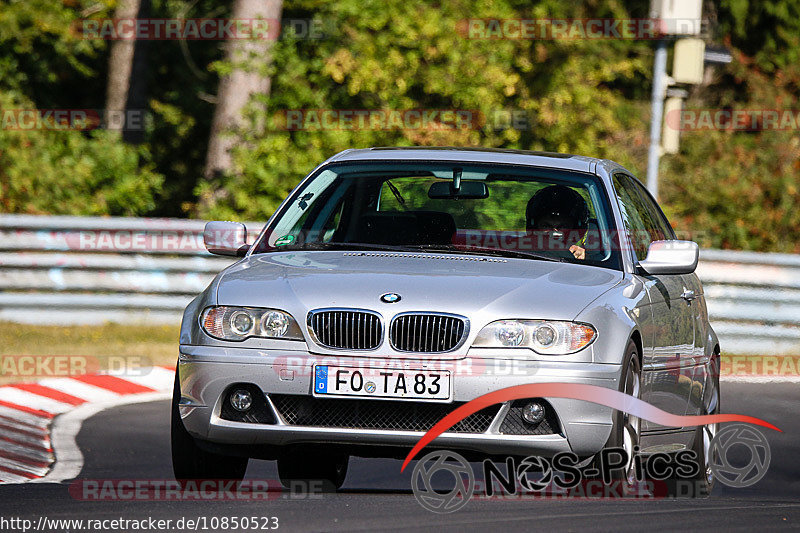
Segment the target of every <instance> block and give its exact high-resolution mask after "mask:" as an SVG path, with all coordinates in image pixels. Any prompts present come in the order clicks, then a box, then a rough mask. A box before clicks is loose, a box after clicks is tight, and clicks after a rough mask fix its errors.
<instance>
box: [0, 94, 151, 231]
mask: <svg viewBox="0 0 800 533" xmlns="http://www.w3.org/2000/svg"><path fill="white" fill-rule="evenodd" d="M5 101H8V100H5ZM18 107H23V108H28V109H30V106H18ZM0 108H5V109H9V106H0ZM12 109H13V108H12ZM146 159H147V154H146V153H144V149H137V148H134V147H131V146H128V145H126V144H124V143H122V142H121V141H120V140H119V138H118V137H117V136H116V135H113V134H111V133H109V132H106V131H95V132H93V133H92V134H91V135H86V134H84V133H83V132H80V131H52V130H10V129H9V130H4V129H0V212H4V213H30V214H58V215H141V214H145V213H148V212H150V211H152V210H153V209H154V208H155V193H156V191H158V189H159V187H160V186H161V182H162V180H163V177H162V176H160V175H159V174H156V173H155V172H153V170H152V168H151V166H152V165H150V166H144V167H142V166H140V161H141V160H146Z"/></svg>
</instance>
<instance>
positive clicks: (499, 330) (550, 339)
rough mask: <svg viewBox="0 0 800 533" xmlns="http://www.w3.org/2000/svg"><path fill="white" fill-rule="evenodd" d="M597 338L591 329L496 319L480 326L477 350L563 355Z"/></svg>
mask: <svg viewBox="0 0 800 533" xmlns="http://www.w3.org/2000/svg"><path fill="white" fill-rule="evenodd" d="M596 336H597V332H596V331H595V329H594V328H593V327H592V326H589V325H587V324H578V323H576V322H564V321H556V320H498V321H496V322H492V323H490V324H488V325H487V326H486V327H484V328H483V329H482V330H481V331H480V333H478V337H477V338H476V339H475V342H474V343H473V344H472V345H473V346H475V347H477V348H529V349H531V350H533V351H535V352H537V353H541V354H548V355H565V354H569V353H575V352H577V351H578V350H581V349H583V348H586V347H587V346H589V345H590V344H591V343H592V341H594V339H595V337H596Z"/></svg>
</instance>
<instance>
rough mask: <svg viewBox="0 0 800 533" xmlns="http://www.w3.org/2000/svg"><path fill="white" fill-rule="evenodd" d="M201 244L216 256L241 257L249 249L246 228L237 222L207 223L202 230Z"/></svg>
mask: <svg viewBox="0 0 800 533" xmlns="http://www.w3.org/2000/svg"><path fill="white" fill-rule="evenodd" d="M203 244H205V245H206V249H207V250H208V251H209V252H211V253H212V254H216V255H232V256H238V257H241V256H243V255H244V254H245V253H247V250H249V249H250V245H249V244H247V228H245V227H244V224H241V223H239V222H208V223H207V224H206V227H205V229H204V230H203Z"/></svg>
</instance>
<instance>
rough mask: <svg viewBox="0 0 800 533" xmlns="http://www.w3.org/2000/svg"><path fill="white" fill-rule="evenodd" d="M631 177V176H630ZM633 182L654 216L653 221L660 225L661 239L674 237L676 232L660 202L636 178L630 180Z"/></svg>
mask: <svg viewBox="0 0 800 533" xmlns="http://www.w3.org/2000/svg"><path fill="white" fill-rule="evenodd" d="M628 179H630V178H628ZM630 181H631V183H632V184H633V187H634V188H635V189H636V191H637V192H638V193H639V196H641V198H642V202H644V206H645V209H647V210H648V211H649V212H650V213H651V216H652V218H653V223H654V224H655V225H656V226H657V227H658V232H659V234H660V235H661V237H660V239H674V238H675V232H674V231H673V229H672V226H671V225H670V223H669V221H668V220H667V217H666V215H664V212H663V211H662V210H661V208H660V207H658V204H656V203H655V201H654V200H653V198H652V196H650V195H649V194H648V193H647V191H646V190H645V189H644V187H642V186H641V185H640V184H639V183H637V182H636V181H634V180H630ZM653 240H658V239H653Z"/></svg>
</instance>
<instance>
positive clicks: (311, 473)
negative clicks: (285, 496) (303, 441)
mask: <svg viewBox="0 0 800 533" xmlns="http://www.w3.org/2000/svg"><path fill="white" fill-rule="evenodd" d="M349 462H350V457H349V456H348V455H347V454H344V453H341V452H329V451H325V450H323V449H321V448H317V447H313V446H294V447H291V448H289V449H287V450H286V451H285V452H284V453H283V454H281V456H280V457H278V477H280V479H281V484H283V486H284V487H286V488H287V489H293V488H296V486H297V485H296V483H297V482H302V483H303V484H307V485H305V490H313V487H315V486H319V487H321V489H322V490H323V491H324V492H333V491H335V490H336V489H338V488H340V487H341V486H342V485H343V484H344V479H345V477H347V465H348V463H349Z"/></svg>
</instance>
